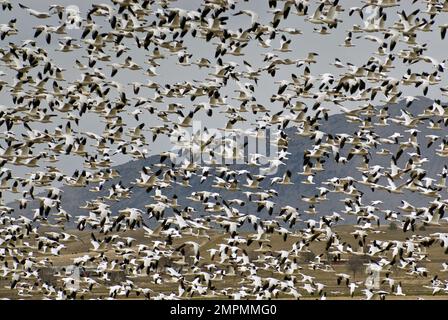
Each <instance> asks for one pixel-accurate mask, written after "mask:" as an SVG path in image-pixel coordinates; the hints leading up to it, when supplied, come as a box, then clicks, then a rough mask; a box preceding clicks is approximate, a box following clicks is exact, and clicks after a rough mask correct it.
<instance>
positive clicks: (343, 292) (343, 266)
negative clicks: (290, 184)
mask: <svg viewBox="0 0 448 320" xmlns="http://www.w3.org/2000/svg"><path fill="white" fill-rule="evenodd" d="M442 229H444V228H442V227H427V228H426V230H424V231H422V230H418V231H416V232H415V233H417V234H420V235H426V234H429V233H434V232H440V231H442V232H443V230H442ZM334 230H335V231H336V232H337V233H338V234H339V235H340V236H341V238H342V240H343V241H346V242H347V243H350V244H351V245H352V246H354V247H356V241H355V240H354V238H353V236H352V235H350V232H352V231H353V226H348V225H346V226H337V227H336V228H335V229H334ZM380 230H381V231H382V233H380V234H374V235H370V236H369V239H370V240H373V239H378V240H405V239H406V238H407V237H410V236H411V235H412V234H411V233H403V231H401V230H389V229H386V228H385V227H381V228H380ZM71 233H73V234H76V235H77V236H78V237H79V241H71V242H68V243H66V246H67V248H66V249H64V250H63V251H62V254H61V255H60V256H51V255H48V257H49V258H50V259H51V260H52V261H53V263H54V266H67V265H70V264H71V263H72V261H73V259H74V258H75V257H80V256H83V255H84V254H90V255H96V254H98V253H94V252H89V248H91V245H90V232H85V231H84V232H79V231H73V232H71ZM415 233H414V234H415ZM120 235H121V236H131V237H133V238H135V239H136V240H137V241H136V243H137V244H149V240H148V239H147V238H145V237H144V234H143V231H142V230H135V231H126V232H124V233H120ZM209 235H210V237H211V241H209V242H207V243H205V244H204V245H202V246H201V248H200V251H201V256H203V257H204V260H202V262H201V264H208V263H211V260H210V258H209V254H208V252H207V251H206V250H207V249H210V248H212V247H216V244H218V243H222V242H224V240H223V239H224V238H227V237H228V235H224V234H223V233H217V232H214V233H210V234H209ZM241 236H244V234H241ZM99 237H101V236H99ZM188 240H195V238H192V237H191V236H186V237H184V238H183V241H188ZM270 240H271V242H270V244H271V245H272V250H274V251H275V250H282V249H290V248H291V245H292V243H293V242H295V241H296V239H295V238H291V237H288V239H287V240H286V241H283V239H282V238H281V237H280V236H279V235H277V234H273V235H271V236H270ZM30 244H32V241H30ZM180 244H181V241H179V240H175V241H174V246H176V245H180ZM243 246H245V245H243ZM257 248H258V244H257V243H252V244H251V245H250V246H247V247H246V251H247V252H248V254H249V256H251V258H253V259H255V258H256V256H257V254H258V253H257V252H254V250H255V249H257ZM309 249H310V250H311V251H312V252H313V253H314V254H319V253H321V252H323V251H324V243H322V242H314V243H312V244H311V245H310V247H309ZM104 254H105V255H106V256H107V257H108V258H112V259H113V258H115V257H119V256H118V255H117V253H116V252H114V250H113V249H112V250H108V251H106V252H105V253H104ZM427 255H428V256H427V257H428V258H427V259H426V260H424V261H422V262H420V265H421V266H424V267H426V268H427V269H428V270H429V272H430V274H429V275H428V276H427V277H422V276H419V277H417V276H413V275H408V274H406V272H407V270H403V269H400V268H397V267H393V268H392V269H391V272H390V276H391V277H392V278H393V279H395V281H396V283H398V282H401V284H402V288H403V292H404V293H405V294H406V296H404V297H403V296H401V297H397V296H394V295H392V294H388V295H387V296H386V299H417V298H424V299H446V298H447V297H448V296H447V295H444V294H443V292H442V293H438V294H436V295H434V296H433V295H432V290H431V289H430V288H425V287H424V286H430V281H431V279H432V277H433V276H434V275H436V274H437V275H438V278H439V279H440V280H442V281H443V280H448V275H447V273H444V272H441V271H440V270H441V269H442V266H441V264H442V263H443V262H446V261H448V259H447V255H445V254H444V252H443V248H441V247H440V246H439V245H438V244H434V245H433V246H432V247H430V248H428V250H427ZM37 258H39V259H42V258H45V255H44V254H39V255H38V256H37ZM346 259H347V257H344V256H342V261H339V262H334V261H330V262H329V263H330V265H331V266H332V268H333V269H334V270H335V272H324V271H322V270H312V269H311V268H309V266H308V262H306V261H301V260H303V259H300V257H299V258H298V259H297V261H298V262H299V265H300V266H301V267H302V270H300V271H301V272H303V273H304V274H306V275H310V276H313V277H315V281H317V282H320V283H323V284H325V285H326V287H325V289H324V291H325V292H327V298H328V299H363V298H364V295H363V293H362V292H361V291H360V289H362V288H364V286H363V285H360V288H358V289H357V291H356V294H355V296H354V297H353V298H351V297H350V296H349V289H348V288H347V286H346V285H345V284H341V285H338V284H337V282H336V277H335V273H340V272H343V273H347V274H350V275H351V277H352V280H354V281H356V282H360V281H364V280H365V278H366V272H365V270H364V269H365V268H362V269H361V270H359V271H358V272H356V273H355V274H353V272H352V271H351V270H350V269H349V267H348V264H347V262H346ZM322 260H323V261H326V259H324V258H322ZM7 261H8V263H10V261H9V260H7ZM344 261H345V262H344ZM176 269H177V268H176ZM161 273H162V274H163V270H161ZM150 275H151V274H150ZM259 275H261V276H263V277H274V278H279V277H280V275H279V274H278V273H275V272H271V271H265V270H261V271H259ZM193 277H194V276H193V275H192V274H188V272H187V274H186V279H187V280H192V279H193ZM383 277H384V276H382V278H383ZM126 278H127V279H130V280H132V281H133V282H134V283H135V284H136V285H138V286H141V287H145V288H151V289H152V290H154V291H155V292H164V293H167V294H169V293H170V292H176V293H177V290H178V283H177V282H169V281H165V283H163V284H162V285H156V284H154V283H153V282H151V279H150V278H149V277H146V276H138V277H135V276H132V275H126ZM297 278H298V279H300V278H301V277H300V275H299V274H297ZM22 280H25V281H28V282H29V283H33V281H35V279H34V280H33V279H32V278H30V279H22ZM58 281H59V280H58ZM98 283H100V284H104V285H102V286H94V288H93V290H92V292H91V293H86V294H84V295H83V297H82V298H84V299H90V298H106V297H108V288H107V286H110V285H111V284H110V283H105V282H104V281H102V280H98ZM213 285H214V286H215V287H216V290H220V289H223V288H229V287H232V288H239V287H240V286H246V287H247V286H248V282H246V281H245V280H244V278H243V277H241V275H239V274H238V272H237V274H235V275H234V276H232V275H228V276H226V277H225V280H223V281H216V282H214V283H213ZM297 285H299V284H297ZM381 289H382V290H385V291H390V288H389V286H388V285H387V284H386V283H383V284H382V285H381ZM300 293H301V294H303V297H302V299H317V298H319V296H316V295H307V294H306V292H304V290H300ZM43 297H44V296H43V294H41V293H39V291H38V290H36V292H35V293H34V294H33V296H32V297H27V296H19V295H18V294H17V290H11V289H10V279H5V278H2V277H1V273H0V298H10V299H40V298H43ZM117 298H122V297H120V296H118V297H117ZM129 298H132V299H141V298H143V297H142V296H137V295H136V293H135V292H132V293H131V294H130V296H129ZM188 298H190V297H188ZM192 298H193V299H197V298H207V297H197V296H193V297H192ZM224 298H225V297H224ZM249 298H252V297H249ZM278 298H279V299H282V298H288V299H290V298H291V296H286V295H283V294H280V295H279V296H278ZM375 299H377V296H375Z"/></svg>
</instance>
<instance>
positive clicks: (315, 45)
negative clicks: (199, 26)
mask: <svg viewBox="0 0 448 320" xmlns="http://www.w3.org/2000/svg"><path fill="white" fill-rule="evenodd" d="M401 2H402V5H401V7H399V8H391V9H386V12H387V16H388V19H387V22H386V24H387V25H391V24H392V22H393V21H395V20H397V12H398V11H401V10H405V11H406V12H411V10H412V11H413V10H415V9H417V8H421V9H424V7H423V5H422V4H420V3H417V4H414V5H411V4H410V2H411V1H401ZM419 2H420V1H419ZM12 3H13V5H14V9H13V10H12V11H11V12H9V11H3V12H1V13H0V23H7V22H8V21H9V20H10V19H11V18H12V17H14V18H16V19H17V27H18V29H19V33H18V34H17V35H16V36H10V37H7V38H6V39H5V40H4V41H1V42H0V46H1V47H2V48H6V47H7V46H8V43H15V44H20V43H21V42H22V41H23V40H26V39H32V38H33V34H34V30H33V27H34V26H36V25H41V24H46V25H51V26H56V25H59V23H60V22H59V19H58V17H57V16H56V15H54V16H53V17H51V18H49V19H37V18H35V17H33V16H30V15H29V14H28V13H27V12H26V11H25V10H23V9H20V8H19V7H18V2H16V1H12ZM20 3H22V4H24V5H27V6H29V7H31V8H33V9H36V10H40V11H46V10H48V7H49V5H51V4H61V5H64V6H69V5H75V6H77V7H79V9H80V12H81V16H82V17H83V18H85V17H86V12H87V11H88V10H89V8H91V5H92V3H109V4H112V3H111V2H109V1H107V0H103V1H90V0H87V1H67V0H59V1H54V0H52V1H46V0H40V1H31V0H23V1H20ZM340 3H341V4H343V7H344V9H345V10H346V11H345V12H342V13H340V16H339V18H340V19H342V20H343V22H342V23H340V24H339V25H338V27H337V29H333V30H332V31H331V35H328V36H322V35H319V34H317V33H315V32H313V31H314V29H315V28H316V29H317V28H320V26H317V25H313V24H311V23H308V22H305V21H304V17H301V16H297V15H295V14H294V13H293V12H294V11H295V10H292V13H291V14H290V16H289V17H288V19H287V20H282V22H281V24H280V26H279V27H280V28H286V27H294V28H298V29H300V30H302V32H303V34H301V35H290V34H287V35H286V36H287V38H288V39H291V40H292V43H291V46H290V48H291V49H292V52H289V53H281V52H276V54H278V55H279V56H280V57H281V58H290V59H298V58H304V57H305V56H306V55H307V53H308V52H318V53H319V57H318V58H317V61H318V62H317V63H316V64H313V65H312V66H310V69H311V72H312V74H313V75H315V76H319V75H320V74H322V73H333V74H334V75H335V76H337V75H339V74H340V73H341V72H344V71H345V70H342V71H341V70H340V69H337V68H335V67H334V66H331V65H330V64H331V63H333V62H334V60H335V58H339V59H340V60H341V61H342V62H344V63H346V62H350V63H352V64H354V65H358V66H361V65H363V64H365V63H366V62H367V61H368V59H369V58H370V57H371V56H372V55H373V53H374V52H375V51H376V49H377V47H378V44H376V43H373V42H370V41H366V40H364V39H356V37H357V36H359V35H361V36H363V35H364V34H354V35H353V44H355V45H356V46H355V47H352V48H345V47H342V46H340V45H341V44H342V43H343V42H344V39H345V37H346V35H347V31H348V30H350V29H351V28H352V26H353V25H354V24H358V25H363V21H362V20H361V18H360V17H359V15H357V14H354V15H353V16H351V17H349V16H348V8H350V7H353V6H361V5H362V2H361V1H340ZM199 4H200V1H195V0H193V1H192V0H184V1H177V2H171V7H180V8H183V9H186V10H194V9H197V8H198V7H199ZM278 6H279V7H282V6H283V3H282V2H281V1H279V5H278ZM316 7H317V6H316V4H313V5H312V6H311V8H310V12H309V14H312V13H313V12H314V10H315V8H316ZM157 8H158V7H154V10H156V9H157ZM239 9H250V10H253V11H256V12H257V13H258V14H259V15H260V22H261V23H268V22H269V21H270V20H271V19H272V14H271V13H268V10H269V8H268V5H267V1H258V0H257V1H254V0H252V1H248V2H243V1H239V3H238V5H237V10H239ZM235 12H236V11H231V14H233V13H235ZM231 14H230V13H229V12H226V13H224V15H226V16H229V17H230V19H229V20H228V21H227V28H228V29H231V30H233V31H236V30H237V29H238V28H243V29H247V28H249V27H250V17H248V16H246V15H239V16H232V15H231ZM421 16H425V17H426V19H429V16H428V15H421ZM443 17H446V15H439V16H437V17H436V19H435V20H436V25H437V24H440V23H444V21H441V19H443ZM94 20H95V22H96V23H97V24H98V25H100V26H103V29H102V31H104V32H107V31H108V30H109V27H108V25H109V23H108V22H107V21H106V18H105V17H95V18H94ZM152 21H153V17H148V21H147V24H150V23H151V22H152ZM445 22H446V21H445ZM80 35H81V30H77V29H68V30H67V35H66V36H70V37H72V38H75V39H79V38H80ZM140 35H141V34H140ZM375 35H377V36H379V37H380V38H383V35H381V34H375ZM88 37H90V35H89V36H88ZM142 37H143V36H142ZM264 38H265V39H267V36H265V37H264ZM36 40H37V45H38V46H41V47H43V48H45V50H46V51H47V52H48V54H49V57H50V58H51V59H52V60H53V62H54V63H55V64H57V65H59V66H61V67H63V68H65V69H66V71H65V72H64V75H65V77H66V81H65V82H64V83H59V85H62V86H63V87H65V86H67V85H69V84H70V82H72V81H74V80H77V79H78V80H79V79H81V74H82V71H80V70H78V69H76V68H75V67H74V61H75V60H76V59H78V60H80V61H81V62H82V63H84V64H87V59H86V58H84V57H83V56H85V55H86V51H85V48H84V44H83V43H80V44H82V45H83V48H81V49H78V50H75V51H73V52H70V53H61V52H58V51H55V49H57V48H58V44H57V42H58V41H57V36H56V35H52V43H51V45H47V44H46V42H45V36H44V35H40V36H39V37H38V38H37V39H36ZM417 40H418V41H419V43H428V50H427V51H426V53H425V54H427V55H429V56H432V57H434V58H436V59H438V60H440V61H442V60H444V59H446V56H447V54H446V52H447V51H446V48H448V40H447V39H445V41H444V42H442V41H441V39H440V33H439V31H438V30H437V31H434V32H428V33H422V32H420V33H419V35H418V38H417ZM216 41H217V40H215V39H212V41H210V42H209V43H206V42H205V40H204V39H194V38H192V37H191V36H190V34H188V35H187V36H186V37H185V38H184V44H185V46H186V47H187V51H188V52H189V53H191V54H193V57H192V58H191V61H196V60H197V59H199V58H202V57H204V58H208V59H209V60H210V61H212V63H213V62H214V61H215V59H214V53H215V45H214V43H216ZM279 41H280V35H277V37H276V38H275V40H273V42H272V46H271V48H269V49H265V48H262V47H261V46H260V45H259V43H258V41H256V40H254V41H249V44H248V46H247V47H246V48H244V49H243V52H244V55H243V56H240V57H235V56H230V55H225V56H224V57H223V58H222V59H223V61H224V62H228V61H234V62H236V63H238V64H239V65H240V66H239V67H238V68H237V69H238V70H240V71H243V70H245V67H244V65H243V60H246V61H248V62H249V63H250V64H251V65H252V66H253V67H254V68H256V67H258V66H262V65H264V64H265V63H264V62H263V61H262V59H263V56H262V54H263V53H266V52H272V50H273V49H274V48H278V46H279ZM78 43H79V42H78ZM123 44H125V45H127V46H128V48H129V51H128V52H125V53H124V54H123V55H122V56H121V57H120V58H118V59H116V58H113V59H112V62H118V63H122V62H124V60H125V58H126V57H128V56H130V57H132V59H133V60H134V61H135V62H137V63H138V64H140V65H141V66H142V67H143V68H144V69H143V70H140V71H130V70H120V71H119V72H118V74H117V75H116V76H115V77H114V78H113V80H114V81H117V82H120V83H121V84H122V85H124V88H125V89H124V90H125V92H126V94H127V96H128V98H129V97H135V96H134V94H133V92H132V87H131V86H129V85H128V84H129V83H130V82H133V81H138V82H142V83H146V82H147V80H148V78H149V77H147V76H145V75H144V74H143V71H145V70H146V69H147V67H148V65H147V64H146V63H145V61H147V60H148V57H147V54H148V52H146V54H145V52H144V51H143V50H142V49H137V48H136V46H135V41H134V40H133V39H126V38H125V39H124V40H123ZM111 47H112V46H111V45H109V46H108V48H111ZM406 47H407V45H406V44H403V43H399V44H398V45H397V47H396V49H395V50H394V52H395V53H398V52H399V51H400V50H401V49H404V48H406ZM153 48H154V46H153V45H151V46H150V51H152V50H153ZM106 53H108V54H111V55H112V56H115V54H114V52H113V51H111V50H109V51H106ZM166 56H167V58H166V59H162V60H157V62H158V63H159V64H160V66H159V67H158V68H157V73H158V74H159V76H157V77H152V78H151V79H150V80H152V81H154V82H157V83H159V84H160V85H162V86H164V85H165V84H173V83H176V82H182V81H189V82H193V81H199V82H201V81H204V79H206V78H208V77H210V75H209V74H208V73H210V72H213V71H214V69H213V68H211V69H206V68H204V69H201V70H200V69H199V68H198V67H197V66H195V65H191V66H188V67H184V66H180V65H178V64H176V62H177V57H176V56H170V55H169V54H166ZM381 59H384V58H381ZM397 60H398V58H397ZM108 64H109V62H98V63H97V65H96V66H95V67H97V68H102V72H103V73H104V74H105V75H106V76H109V75H110V72H111V67H110V66H109V65H108ZM394 65H395V69H393V70H392V71H391V72H390V73H389V76H391V77H395V78H397V79H401V77H402V75H403V74H404V73H405V71H406V69H407V68H409V66H407V65H404V64H403V63H402V62H401V61H395V63H394ZM36 69H40V70H42V68H36ZM303 69H304V67H303V66H302V67H296V66H295V65H290V66H280V70H279V71H278V72H277V74H276V76H275V77H274V78H273V77H270V76H266V75H263V76H262V77H261V78H260V80H259V82H258V85H256V90H255V97H256V99H257V103H260V104H262V105H264V106H265V107H267V108H268V109H270V110H271V112H272V113H273V112H277V111H280V110H282V105H281V103H279V102H275V103H271V102H270V101H269V98H270V97H271V95H272V94H275V93H276V91H277V88H278V84H277V83H276V82H278V81H281V80H290V79H291V74H292V73H295V74H302V73H303ZM411 69H412V71H413V72H421V71H423V70H429V71H431V70H432V67H431V66H429V65H428V64H425V63H422V62H420V63H417V64H414V65H412V67H411ZM0 70H1V71H4V72H5V73H7V75H5V76H3V77H2V78H1V79H2V80H4V81H8V82H9V83H13V82H14V79H13V77H14V74H12V73H11V72H10V71H9V69H8V68H6V67H4V66H0ZM31 75H32V76H34V77H35V76H36V72H34V71H33V72H32V73H31ZM243 81H244V82H247V80H245V79H243ZM51 85H52V80H50V81H48V84H47V87H48V88H51ZM441 85H442V86H446V85H447V82H446V77H445V76H443V77H442V83H441ZM237 88H238V87H237V86H236V85H235V83H233V82H231V81H229V85H228V86H227V87H226V88H225V89H224V90H222V91H221V94H222V95H227V96H228V98H227V102H228V103H229V104H230V105H233V106H238V105H239V102H238V101H235V100H233V99H232V97H234V96H235V92H233V90H235V89H237ZM153 95H154V93H153V90H152V89H145V88H142V89H141V91H140V93H139V95H138V96H141V97H151V98H152V97H153ZM406 95H422V91H421V89H420V88H418V89H414V88H409V89H407V90H404V92H403V96H406ZM428 97H432V98H439V97H440V91H439V87H431V88H430V90H429V93H428ZM0 99H1V100H0V104H3V105H6V106H8V105H12V99H11V96H10V94H9V92H8V88H6V87H4V88H3V90H2V91H1V92H0ZM381 99H384V96H382V95H380V94H379V95H378V96H377V97H376V100H375V101H374V104H382V102H381ZM206 101H208V98H207V97H201V98H198V99H196V101H194V102H191V101H190V99H189V97H187V98H185V99H182V100H177V99H165V102H164V103H162V104H154V106H156V107H158V108H159V109H165V108H166V106H167V104H168V103H172V102H180V103H182V104H184V105H185V110H191V109H194V104H196V103H200V102H206ZM134 102H135V101H133V103H134ZM304 102H305V103H308V104H312V102H309V101H306V100H305V101H304ZM356 105H357V104H347V106H356ZM325 107H327V108H329V109H330V110H332V112H339V110H338V107H337V106H334V105H332V104H326V105H325ZM126 111H127V112H128V113H130V112H132V111H133V105H131V106H128V107H127V109H126ZM185 113H188V111H186V112H185ZM122 116H123V117H124V119H125V120H126V123H127V126H128V127H132V126H136V125H138V123H139V122H137V121H135V120H134V119H133V118H132V117H131V116H129V115H125V114H122ZM262 116H263V115H260V114H258V115H257V116H254V115H252V114H251V113H247V114H245V115H244V117H246V119H247V122H246V123H245V124H241V125H240V126H242V127H243V126H245V127H246V128H248V127H253V124H254V122H255V121H256V120H257V119H260V117H262ZM196 118H197V119H198V120H201V121H202V122H203V124H204V125H206V126H207V127H208V128H220V127H222V126H223V125H224V124H225V123H226V118H225V116H224V115H223V114H220V113H219V112H214V114H213V116H212V117H208V116H207V115H206V114H205V112H204V111H200V112H199V113H198V114H196V115H195V119H196ZM65 122H66V120H64V119H60V118H58V119H56V120H55V121H54V123H53V124H45V125H41V124H39V125H38V124H34V123H33V124H31V126H32V128H33V129H39V130H43V129H45V128H47V129H48V130H49V131H53V130H54V126H56V125H58V124H65ZM140 122H145V124H146V128H148V127H150V126H153V125H161V124H162V122H161V121H160V120H159V119H158V118H157V117H156V116H155V115H150V114H149V113H148V112H145V113H144V114H142V115H141V118H140ZM103 128H104V123H102V122H101V121H100V118H99V117H98V115H96V114H94V113H88V114H87V115H84V116H83V117H82V118H81V121H80V124H79V126H78V127H75V131H77V132H82V131H91V132H94V133H97V134H101V132H102V129H103ZM17 134H21V132H17ZM147 137H148V142H149V146H148V147H147V149H148V150H149V153H150V154H156V153H159V152H160V151H162V150H169V149H170V148H171V145H170V144H169V141H168V139H166V138H163V137H159V138H158V139H157V141H156V143H152V141H151V134H150V133H149V132H148V133H147ZM2 145H3V144H2ZM113 160H114V164H116V165H118V164H121V163H124V162H126V161H129V160H131V158H130V157H128V156H121V155H117V156H114V157H113ZM58 167H59V168H61V169H62V170H63V171H64V173H66V174H72V173H73V171H74V170H75V169H77V168H81V167H82V164H81V162H80V158H79V157H73V156H61V157H60V161H59V163H58ZM14 169H15V170H17V171H16V172H17V174H19V175H22V174H23V173H24V172H26V171H30V170H26V169H23V170H25V171H22V168H14Z"/></svg>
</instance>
